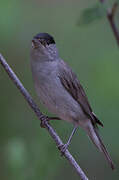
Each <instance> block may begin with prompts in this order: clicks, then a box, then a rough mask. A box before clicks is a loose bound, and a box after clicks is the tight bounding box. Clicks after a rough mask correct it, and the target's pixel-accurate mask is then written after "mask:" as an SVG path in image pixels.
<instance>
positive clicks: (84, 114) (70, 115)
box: [30, 33, 114, 169]
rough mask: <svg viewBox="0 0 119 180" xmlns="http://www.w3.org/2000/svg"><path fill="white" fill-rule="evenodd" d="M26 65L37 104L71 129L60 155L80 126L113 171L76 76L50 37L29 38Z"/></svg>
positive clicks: (36, 36)
mask: <svg viewBox="0 0 119 180" xmlns="http://www.w3.org/2000/svg"><path fill="white" fill-rule="evenodd" d="M30 63H31V70H32V76H33V81H34V86H35V90H36V93H37V95H38V97H39V99H40V101H41V102H42V103H43V104H44V106H45V107H46V108H47V109H48V110H49V111H50V112H51V113H53V114H55V115H57V116H58V118H54V119H62V120H65V121H67V122H70V123H72V124H73V126H74V128H73V131H72V133H71V135H70V137H69V139H68V142H67V143H66V144H65V145H63V147H62V148H61V150H62V152H65V151H66V149H67V148H68V146H69V144H70V142H71V139H72V136H73V134H74V133H75V131H76V129H77V128H78V127H79V126H80V127H81V128H83V129H84V131H86V133H87V135H88V136H89V138H90V139H91V140H92V142H93V143H94V145H95V146H96V147H97V148H98V149H99V151H101V152H102V153H103V154H104V156H105V158H106V160H107V162H108V163H109V165H110V167H111V168H112V169H114V163H113V162H112V159H111V157H110V155H109V153H108V151H107V149H106V147H105V145H104V143H103V141H102V139H101V137H100V136H99V132H98V125H100V126H103V124H102V122H101V121H100V120H99V119H98V118H97V117H96V115H95V113H94V112H93V110H92V108H91V106H90V104H89V101H88V98H87V96H86V93H85V91H84V89H83V87H82V85H81V83H80V81H79V80H78V78H77V76H76V74H75V73H74V72H73V71H72V69H71V68H70V67H69V65H68V64H67V63H66V62H65V61H63V60H62V59H61V58H60V55H59V52H58V48H57V46H56V43H55V40H54V38H53V37H52V36H51V35H50V34H48V33H38V34H37V35H35V36H34V37H33V39H32V46H31V51H30ZM49 119H50V118H49Z"/></svg>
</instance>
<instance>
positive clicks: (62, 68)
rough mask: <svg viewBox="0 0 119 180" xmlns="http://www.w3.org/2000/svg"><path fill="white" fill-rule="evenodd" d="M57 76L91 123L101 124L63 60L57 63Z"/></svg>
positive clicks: (76, 79) (80, 86)
mask: <svg viewBox="0 0 119 180" xmlns="http://www.w3.org/2000/svg"><path fill="white" fill-rule="evenodd" d="M59 78H60V81H61V83H62V85H63V86H64V88H65V89H66V90H67V91H68V92H69V93H70V95H71V96H72V97H73V98H74V99H75V100H76V101H77V102H78V103H79V104H80V106H81V108H82V110H83V112H84V113H85V114H86V115H87V117H88V118H89V119H90V120H91V121H92V123H93V124H94V125H96V123H98V124H99V125H101V126H103V124H102V123H101V122H100V121H99V120H98V119H97V117H96V115H95V114H94V113H93V112H92V108H91V106H90V104H89V102H88V98H87V96H86V94H85V91H84V89H83V87H82V85H81V84H80V81H79V80H78V78H77V76H76V74H75V73H74V72H72V70H71V68H70V67H69V66H68V65H67V64H66V63H65V62H64V61H63V60H61V61H60V63H59Z"/></svg>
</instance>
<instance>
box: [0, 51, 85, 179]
mask: <svg viewBox="0 0 119 180" xmlns="http://www.w3.org/2000/svg"><path fill="white" fill-rule="evenodd" d="M0 63H1V64H2V66H3V67H4V69H5V71H6V72H7V74H8V75H9V77H10V78H11V80H12V81H13V83H14V84H15V85H16V87H17V88H18V89H19V90H20V92H21V94H22V95H23V96H24V98H25V100H26V101H27V103H28V104H29V106H30V107H31V108H32V110H33V111H34V112H35V114H36V116H37V117H38V119H39V120H41V122H42V120H43V119H46V120H47V117H46V116H45V115H43V114H42V113H41V111H40V109H39V108H38V106H37V105H36V104H35V102H34V100H33V99H32V97H31V96H30V94H29V93H28V91H27V90H26V89H25V88H24V86H23V85H22V83H21V82H20V80H19V79H18V78H17V76H16V75H15V73H14V72H13V70H12V69H11V68H10V66H9V65H8V64H7V62H6V60H5V59H4V58H3V56H2V55H1V54H0ZM43 125H44V127H45V128H46V129H47V131H48V132H49V134H50V136H51V137H52V138H53V139H54V141H55V143H56V145H57V146H61V145H63V142H62V140H61V139H60V137H59V136H58V135H57V133H56V132H55V130H54V129H53V128H52V126H51V125H50V124H49V123H48V122H47V121H45V123H44V124H43ZM64 157H65V158H66V159H67V160H68V161H69V163H70V164H71V165H72V166H73V168H74V169H75V171H76V172H77V173H78V175H79V176H80V178H81V180H88V178H87V177H86V175H85V173H84V172H83V171H82V169H81V168H80V166H79V165H78V163H77V162H76V161H75V159H74V158H73V156H72V155H71V154H70V152H69V151H68V150H66V151H65V153H64Z"/></svg>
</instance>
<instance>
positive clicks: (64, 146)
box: [58, 144, 68, 156]
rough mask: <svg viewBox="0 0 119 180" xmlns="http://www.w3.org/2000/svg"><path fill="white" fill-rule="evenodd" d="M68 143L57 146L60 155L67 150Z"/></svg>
mask: <svg viewBox="0 0 119 180" xmlns="http://www.w3.org/2000/svg"><path fill="white" fill-rule="evenodd" d="M67 147H68V144H62V145H59V146H58V149H59V150H60V151H61V156H63V155H64V153H65V151H66V150H67Z"/></svg>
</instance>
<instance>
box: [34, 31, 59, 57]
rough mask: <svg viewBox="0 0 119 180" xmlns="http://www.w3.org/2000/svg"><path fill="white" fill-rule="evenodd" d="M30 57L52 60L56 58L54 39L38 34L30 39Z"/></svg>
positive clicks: (45, 34)
mask: <svg viewBox="0 0 119 180" xmlns="http://www.w3.org/2000/svg"><path fill="white" fill-rule="evenodd" d="M31 53H32V55H35V56H37V57H42V58H49V59H51V60H53V59H54V58H56V57H57V56H58V52H57V48H56V44H55V41H54V38H53V37H52V36H51V35H49V34H48V33H39V34H37V35H36V36H34V37H33V39H32V48H31Z"/></svg>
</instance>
